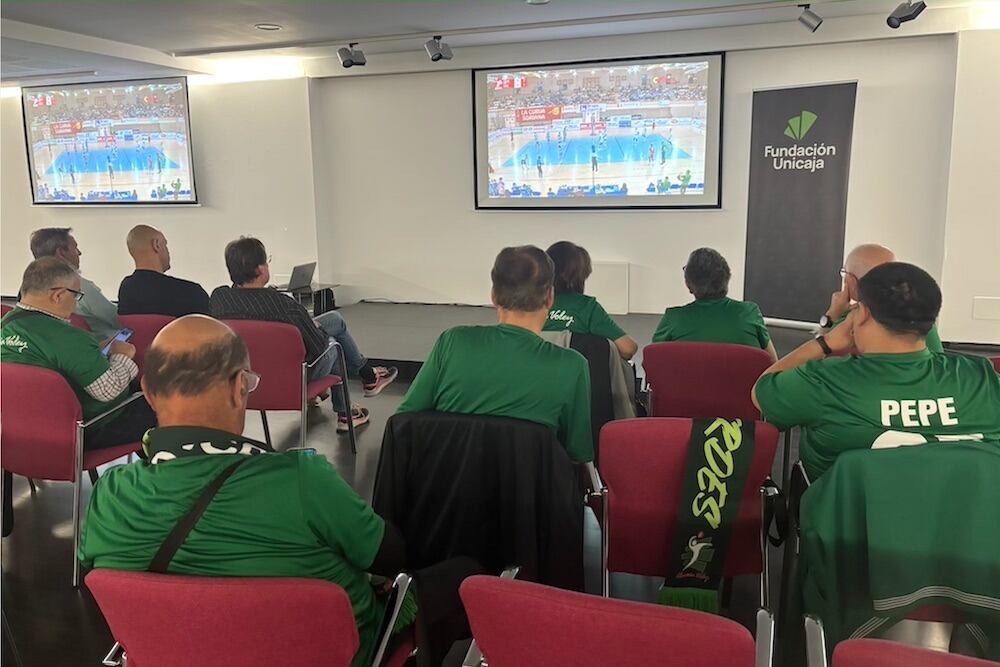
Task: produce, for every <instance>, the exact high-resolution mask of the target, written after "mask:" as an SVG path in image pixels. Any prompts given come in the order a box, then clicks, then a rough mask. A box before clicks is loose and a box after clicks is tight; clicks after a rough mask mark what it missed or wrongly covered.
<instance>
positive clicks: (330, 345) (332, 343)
mask: <svg viewBox="0 0 1000 667" xmlns="http://www.w3.org/2000/svg"><path fill="white" fill-rule="evenodd" d="M335 347H340V343H338V342H337V341H335V340H331V341H330V342H329V343H327V345H326V349H325V350H323V353H322V354H321V355H319V356H318V357H316V358H315V359H313V360H312V361H311V362H309V363H308V364H306V365H305V367H306V368H312V367H313V366H315V365H316V364H317V363H319V360H320V359H322V358H323V357H325V356H326V355H328V354H330V350H332V349H333V348H335Z"/></svg>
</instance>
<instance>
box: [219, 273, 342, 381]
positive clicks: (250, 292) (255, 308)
mask: <svg viewBox="0 0 1000 667" xmlns="http://www.w3.org/2000/svg"><path fill="white" fill-rule="evenodd" d="M210 303H211V306H212V317H214V318H216V319H219V320H258V321H261V322H283V323H285V324H291V325H292V326H294V327H295V328H296V329H298V330H299V333H301V334H302V342H303V343H304V344H305V347H306V359H307V360H308V361H309V362H310V363H311V362H312V361H314V360H315V359H317V358H318V357H319V356H320V355H321V354H323V353H325V352H326V348H327V346H328V345H329V343H330V339H329V337H328V336H327V335H326V334H325V333H323V331H322V330H321V329H320V328H319V327H318V326H317V325H316V323H315V322H314V321H313V319H312V318H311V317H309V313H308V312H307V311H306V309H305V308H303V307H302V306H301V304H299V303H298V302H297V301H296V300H295V299H293V298H292V297H290V296H287V295H285V294H282V293H281V292H279V291H277V290H276V289H274V288H272V287H228V286H222V287H216V288H215V291H214V292H212V296H211V298H210Z"/></svg>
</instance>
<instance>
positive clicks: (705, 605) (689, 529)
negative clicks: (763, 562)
mask: <svg viewBox="0 0 1000 667" xmlns="http://www.w3.org/2000/svg"><path fill="white" fill-rule="evenodd" d="M753 450H754V422H753V421H748V422H746V423H744V422H743V420H741V419H733V420H729V419H723V418H721V417H720V418H716V419H695V420H693V423H692V425H691V438H690V440H689V441H688V455H687V460H686V462H685V464H684V478H683V482H682V483H681V488H680V503H679V505H678V507H679V514H678V516H677V527H676V530H675V532H674V540H673V545H672V547H671V550H670V552H671V554H672V556H671V560H670V564H669V566H668V567H667V572H666V577H665V579H664V582H663V586H662V587H661V588H660V592H659V595H658V598H657V601H658V602H659V603H660V604H664V605H670V606H672V607H685V608H688V609H697V610H699V611H706V612H710V613H714V614H716V613H718V612H719V582H720V580H721V579H722V566H723V565H724V563H725V561H726V557H727V555H728V549H729V540H730V538H731V537H732V532H733V524H734V523H735V521H736V517H737V515H738V514H739V510H740V502H741V501H742V498H743V490H744V486H745V485H746V479H747V473H748V472H749V470H750V462H751V461H752V460H753Z"/></svg>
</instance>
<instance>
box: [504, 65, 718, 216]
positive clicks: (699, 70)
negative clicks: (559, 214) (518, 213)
mask: <svg viewBox="0 0 1000 667" xmlns="http://www.w3.org/2000/svg"><path fill="white" fill-rule="evenodd" d="M708 70H709V62H708V61H706V60H701V61H699V60H694V61H692V60H690V59H686V60H684V61H678V62H669V61H659V62H655V63H642V64H636V63H631V64H622V65H618V66H615V65H608V66H601V67H593V66H585V67H580V66H577V67H567V68H565V69H556V68H552V67H548V68H545V69H537V70H528V71H517V72H514V71H511V72H491V73H488V74H487V75H486V82H485V87H486V108H487V117H488V124H489V139H488V165H487V169H488V171H489V198H490V199H500V198H563V197H627V196H637V195H643V196H649V197H656V198H668V199H674V198H683V197H685V195H701V194H703V192H704V188H705V153H706V131H707V130H706V125H707V106H708V97H709V96H708V86H709V72H708Z"/></svg>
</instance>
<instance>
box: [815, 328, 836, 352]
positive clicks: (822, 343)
mask: <svg viewBox="0 0 1000 667" xmlns="http://www.w3.org/2000/svg"><path fill="white" fill-rule="evenodd" d="M816 342H817V343H819V346H820V347H821V348H823V354H824V355H826V356H828V357H829V356H830V355H831V354H833V349H832V348H831V347H830V344H829V343H827V342H826V337H825V336H823V335H822V334H820V335H819V336H816Z"/></svg>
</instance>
